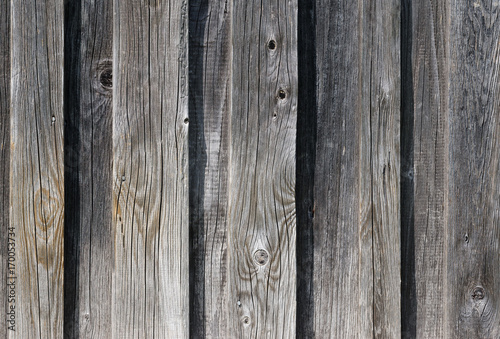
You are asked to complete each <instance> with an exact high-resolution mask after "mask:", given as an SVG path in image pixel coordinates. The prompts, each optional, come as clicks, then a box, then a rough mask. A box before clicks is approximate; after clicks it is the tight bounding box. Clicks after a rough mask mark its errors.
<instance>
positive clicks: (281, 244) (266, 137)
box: [226, 0, 298, 338]
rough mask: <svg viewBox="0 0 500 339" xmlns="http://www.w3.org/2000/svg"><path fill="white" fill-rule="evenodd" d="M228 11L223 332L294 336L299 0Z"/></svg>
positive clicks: (245, 4) (241, 3) (238, 6)
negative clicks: (226, 322)
mask: <svg viewBox="0 0 500 339" xmlns="http://www.w3.org/2000/svg"><path fill="white" fill-rule="evenodd" d="M229 10H230V11H231V10H232V13H233V19H232V23H233V28H232V58H233V59H232V86H231V90H232V92H231V122H230V126H231V129H230V131H231V135H230V136H231V142H230V160H229V164H230V171H229V225H228V256H229V275H230V288H229V293H230V294H229V300H228V305H227V306H226V307H227V308H228V312H229V314H230V319H229V320H230V321H229V330H230V333H231V335H232V336H235V337H242V338H293V337H294V336H295V318H296V314H295V313H296V312H295V311H296V259H295V234H296V230H295V225H296V221H295V141H296V130H297V126H296V123H297V100H298V98H297V90H298V86H297V2H296V1H282V2H275V1H255V0H252V1H235V2H233V7H232V8H230V9H229Z"/></svg>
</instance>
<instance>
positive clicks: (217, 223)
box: [189, 0, 232, 338]
mask: <svg viewBox="0 0 500 339" xmlns="http://www.w3.org/2000/svg"><path fill="white" fill-rule="evenodd" d="M189 6H190V9H189V36H190V40H189V55H190V57H189V69H190V88H189V103H190V104H189V119H190V120H189V121H190V122H189V125H190V127H189V172H190V179H189V195H190V202H189V206H190V228H191V268H190V270H191V278H190V281H193V282H194V283H192V284H191V286H190V287H191V292H190V295H191V303H190V314H191V317H190V323H191V332H190V336H191V337H193V338H229V337H231V336H232V333H231V332H230V331H229V329H228V326H227V323H228V317H229V313H228V309H227V300H228V285H229V282H228V272H227V269H228V263H227V212H228V209H227V206H228V164H229V115H230V105H229V104H230V101H229V100H230V97H229V94H230V85H231V82H230V71H231V59H230V51H231V34H230V28H231V13H230V12H229V8H228V4H227V2H224V1H212V0H196V1H190V3H189Z"/></svg>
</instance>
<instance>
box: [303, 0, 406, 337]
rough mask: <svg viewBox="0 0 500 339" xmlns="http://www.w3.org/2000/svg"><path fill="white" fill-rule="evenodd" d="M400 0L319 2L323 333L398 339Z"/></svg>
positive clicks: (319, 296) (317, 242)
mask: <svg viewBox="0 0 500 339" xmlns="http://www.w3.org/2000/svg"><path fill="white" fill-rule="evenodd" d="M399 12H400V4H399V1H372V2H366V1H358V2H337V1H335V2H328V1H317V2H316V15H317V19H316V22H317V25H316V32H315V34H316V67H317V79H318V84H317V102H318V122H317V126H318V127H317V131H318V132H317V148H316V169H315V171H314V173H315V178H314V179H315V185H314V210H313V211H314V221H313V223H314V230H313V232H314V273H313V286H314V315H315V318H314V330H315V335H316V336H317V337H320V338H330V337H334V338H337V337H338V338H369V337H376V338H399V337H400V336H401V328H400V297H399V292H400V286H399V285H400V271H399V263H400V260H399V106H400V94H399V93H400V92H399V89H400V84H399V72H400V66H399V62H400V61H399V60H400V59H399V29H400V27H399V26H400V21H399V20H400V13H399Z"/></svg>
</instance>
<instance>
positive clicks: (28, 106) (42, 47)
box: [8, 0, 64, 338]
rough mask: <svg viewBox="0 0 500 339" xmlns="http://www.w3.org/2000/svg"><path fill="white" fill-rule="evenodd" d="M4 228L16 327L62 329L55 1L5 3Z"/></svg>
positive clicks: (59, 67) (43, 334)
mask: <svg viewBox="0 0 500 339" xmlns="http://www.w3.org/2000/svg"><path fill="white" fill-rule="evenodd" d="M11 4H12V6H11V15H12V20H11V23H12V40H11V44H12V45H11V48H12V50H11V56H12V58H11V67H12V79H11V85H12V88H11V105H12V106H11V107H12V112H11V163H10V165H11V168H10V177H11V178H13V180H11V182H10V199H11V200H10V226H11V227H12V228H13V231H14V233H15V241H16V242H15V247H16V262H15V265H16V266H15V275H16V277H17V279H16V303H15V307H16V331H15V332H14V331H9V333H8V337H9V338H61V337H62V335H63V255H64V248H63V231H64V159H63V156H64V150H63V122H64V117H63V67H64V60H63V52H64V51H63V23H64V22H63V20H61V18H63V4H62V2H61V1H53V0H41V1H36V2H34V1H23V0H20V1H12V3H11Z"/></svg>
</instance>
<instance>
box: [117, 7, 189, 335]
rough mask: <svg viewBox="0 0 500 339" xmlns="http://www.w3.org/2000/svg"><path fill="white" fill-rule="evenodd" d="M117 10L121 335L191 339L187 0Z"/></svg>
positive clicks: (118, 274)
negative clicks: (188, 337) (189, 307)
mask: <svg viewBox="0 0 500 339" xmlns="http://www.w3.org/2000/svg"><path fill="white" fill-rule="evenodd" d="M113 5H114V8H113V13H114V15H113V23H114V26H113V39H114V41H113V42H114V47H113V56H114V64H113V75H114V78H115V81H114V85H113V178H112V180H113V184H112V185H113V216H112V218H113V226H112V227H113V239H114V255H115V260H114V270H113V282H112V318H111V320H112V321H111V329H112V336H113V337H114V338H132V337H133V338H137V337H143V338H151V337H153V338H186V337H187V336H188V332H189V329H188V326H189V321H188V311H189V310H188V306H189V305H188V303H189V302H188V292H189V289H188V287H187V286H188V285H189V270H188V264H189V258H188V256H189V242H188V241H189V239H188V235H189V225H188V221H189V214H188V204H189V200H188V148H187V139H188V138H187V130H188V124H189V121H188V116H187V108H188V101H187V99H188V82H187V81H188V78H187V62H188V60H187V58H188V50H187V43H188V41H187V40H188V35H187V28H188V21H187V12H188V8H187V2H185V1H181V0H170V1H146V2H144V1H136V0H128V1H121V0H120V1H118V0H116V1H114V3H113Z"/></svg>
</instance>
